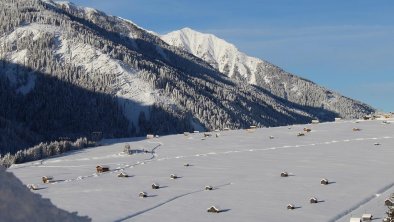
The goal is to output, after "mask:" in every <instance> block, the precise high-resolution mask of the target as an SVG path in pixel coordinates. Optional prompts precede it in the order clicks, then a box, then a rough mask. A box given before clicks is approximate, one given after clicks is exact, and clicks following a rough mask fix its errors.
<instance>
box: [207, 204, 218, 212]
mask: <svg viewBox="0 0 394 222" xmlns="http://www.w3.org/2000/svg"><path fill="white" fill-rule="evenodd" d="M207 212H208V213H220V209H219V208H218V207H215V206H212V207H210V208H208V209H207Z"/></svg>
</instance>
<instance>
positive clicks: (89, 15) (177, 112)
mask: <svg viewBox="0 0 394 222" xmlns="http://www.w3.org/2000/svg"><path fill="white" fill-rule="evenodd" d="M211 39H212V40H214V41H217V40H216V39H214V38H213V37H212V38H211ZM193 41H195V43H189V45H190V46H191V47H194V45H196V46H197V45H199V44H200V43H199V41H203V40H201V39H200V38H196V39H194V40H193ZM204 41H205V40H204ZM203 47H206V48H211V49H214V51H215V52H214V53H213V54H212V56H211V57H209V56H207V57H202V58H203V59H200V58H198V57H196V56H195V55H193V54H194V51H193V50H191V51H184V50H182V49H180V48H178V47H174V46H170V45H168V44H167V43H165V42H164V41H163V40H161V39H160V38H159V37H158V36H157V35H155V34H153V33H151V32H148V31H146V30H144V29H142V28H140V27H138V26H137V25H135V24H134V23H132V22H130V21H127V20H124V19H121V18H118V17H114V16H108V15H106V14H105V13H103V12H100V11H97V10H95V9H90V8H81V7H78V6H75V5H73V4H71V3H68V2H57V3H56V2H53V1H40V0H31V1H30V0H29V1H28V0H21V1H14V0H0V60H1V64H0V92H1V93H0V104H2V106H1V107H0V126H1V127H0V150H1V152H0V153H2V154H4V153H6V152H11V153H13V152H15V151H16V150H19V149H21V148H26V147H29V146H32V145H34V144H36V143H38V142H41V141H48V140H53V139H57V138H58V137H70V138H76V137H79V136H89V135H90V134H91V133H92V132H102V133H103V136H104V137H126V136H136V135H144V134H147V133H154V134H170V133H179V132H183V131H191V130H195V129H198V130H205V129H207V130H213V129H217V128H224V127H229V128H246V127H249V126H250V125H257V126H279V125H287V124H295V123H307V122H310V121H311V120H312V119H315V118H318V119H320V120H323V121H328V120H333V119H334V117H337V116H340V117H344V118H357V117H360V116H363V115H365V114H369V113H370V112H373V111H374V109H373V108H371V107H370V106H368V105H366V104H363V103H361V102H358V101H355V100H352V99H349V98H346V97H343V96H340V95H339V94H336V93H333V92H331V91H329V90H325V89H324V88H321V87H319V86H317V85H315V84H313V83H311V82H309V81H306V80H303V79H301V78H299V77H296V76H293V75H290V74H287V73H286V72H284V71H282V70H281V69H279V68H277V67H275V66H272V65H270V64H268V63H265V62H261V61H260V60H257V59H252V58H249V57H247V56H245V55H242V54H240V53H238V52H237V51H236V50H235V49H234V48H231V47H228V46H227V45H226V44H224V43H223V44H222V45H220V46H218V45H217V44H214V43H212V44H210V45H204V46H203ZM216 47H219V48H220V47H222V49H223V50H224V51H223V52H220V53H219V52H216V50H217V48H216ZM228 50H230V51H228ZM200 51H201V52H204V51H206V49H205V48H203V49H201V50H200ZM227 51H228V52H227ZM192 53H193V54H192ZM196 55H197V56H198V55H199V54H198V53H197V54H196ZM207 58H211V60H208V62H206V61H204V60H205V59H207ZM218 58H220V59H224V60H223V61H221V60H217V59H218ZM215 61H217V62H216V63H217V65H216V66H215V64H214V62H215ZM219 61H220V63H219ZM240 62H241V63H240ZM217 69H219V70H220V71H221V72H223V73H225V74H227V75H229V76H230V77H235V79H230V78H228V77H227V76H226V75H223V74H222V73H221V72H220V71H218V70H217ZM240 80H241V81H240ZM245 80H247V81H245ZM249 83H253V84H255V85H251V84H249Z"/></svg>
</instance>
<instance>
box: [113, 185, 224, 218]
mask: <svg viewBox="0 0 394 222" xmlns="http://www.w3.org/2000/svg"><path fill="white" fill-rule="evenodd" d="M231 184H232V183H226V184H222V185H218V186H214V187H215V188H220V187H224V186H228V185H231ZM204 191H205V189H199V190H195V191H192V192H188V193H184V194H181V195H177V196H175V197H172V198H170V199H168V200H166V201H164V202H161V203H159V204H157V205H155V206H153V207H150V208H148V209H145V210H141V211H138V212H136V213H133V214H131V215H128V216H126V217H123V218H121V219H118V220H115V222H121V221H125V220H128V219H131V218H134V217H136V216H139V215H141V214H144V213H146V212H149V211H151V210H154V209H156V208H158V207H161V206H163V205H165V204H167V203H170V202H172V201H175V200H177V199H179V198H182V197H185V196H189V195H192V194H196V193H201V192H204Z"/></svg>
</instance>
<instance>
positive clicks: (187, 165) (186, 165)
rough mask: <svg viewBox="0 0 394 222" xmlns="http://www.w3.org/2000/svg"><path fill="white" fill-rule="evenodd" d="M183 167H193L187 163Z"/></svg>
mask: <svg viewBox="0 0 394 222" xmlns="http://www.w3.org/2000/svg"><path fill="white" fill-rule="evenodd" d="M183 166H185V167H189V166H191V165H190V163H185V164H183Z"/></svg>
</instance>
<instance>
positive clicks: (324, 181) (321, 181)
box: [320, 178, 328, 185]
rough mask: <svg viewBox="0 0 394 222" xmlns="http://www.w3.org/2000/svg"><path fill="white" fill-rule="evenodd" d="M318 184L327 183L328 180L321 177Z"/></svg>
mask: <svg viewBox="0 0 394 222" xmlns="http://www.w3.org/2000/svg"><path fill="white" fill-rule="evenodd" d="M320 184H321V185H328V180H327V179H325V178H323V179H321V180H320Z"/></svg>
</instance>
